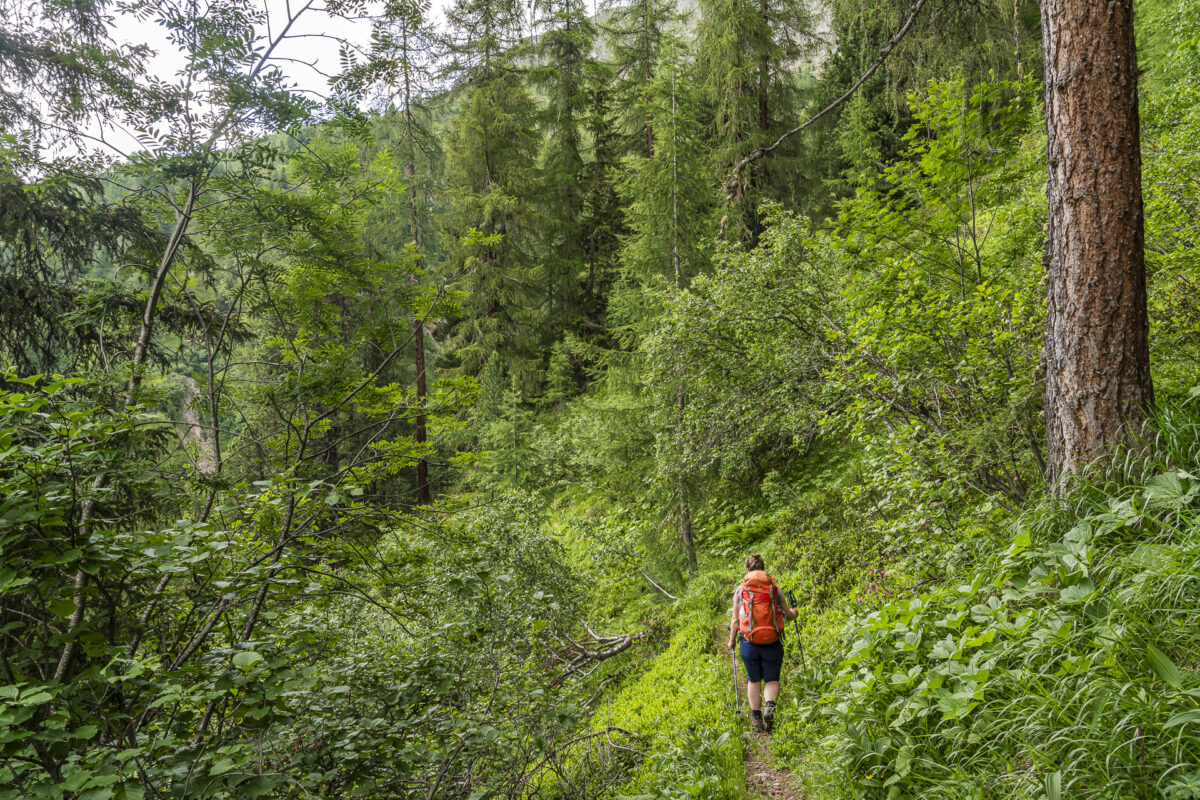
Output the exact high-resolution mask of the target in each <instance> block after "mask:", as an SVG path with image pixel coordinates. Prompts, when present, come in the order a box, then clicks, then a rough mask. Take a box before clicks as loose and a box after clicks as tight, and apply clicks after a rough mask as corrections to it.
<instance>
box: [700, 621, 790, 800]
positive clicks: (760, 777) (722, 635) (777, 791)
mask: <svg viewBox="0 0 1200 800" xmlns="http://www.w3.org/2000/svg"><path fill="white" fill-rule="evenodd" d="M728 635H729V632H728V631H727V630H724V629H718V630H717V631H716V634H715V638H716V645H717V651H718V652H720V653H721V654H722V655H723V656H724V657H725V660H726V661H729V660H730V659H731V658H732V655H731V653H730V650H729V647H728V645H729V639H728ZM736 666H737V669H736V670H735V672H736V674H737V684H738V696H739V697H740V698H741V706H742V717H741V720H740V724H741V726H742V739H743V741H745V743H746V789H747V790H748V791H749V792H750V796H751V797H755V798H768V799H769V800H804V792H802V791H800V789H799V788H798V787H797V786H796V785H795V784H793V782H792V776H791V774H790V773H789V772H788V771H787V770H784V769H780V768H779V767H777V766H775V759H774V758H773V757H772V756H771V750H770V747H769V742H770V737H769V736H768V735H767V734H765V733H755V732H754V730H753V728H752V727H751V726H750V721H749V720H750V711H749V708H750V707H749V706H748V705H746V670H745V668H744V667H743V666H742V662H741V659H737V663H736Z"/></svg>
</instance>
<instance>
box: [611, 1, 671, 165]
mask: <svg viewBox="0 0 1200 800" xmlns="http://www.w3.org/2000/svg"><path fill="white" fill-rule="evenodd" d="M674 9H675V6H674V3H672V2H670V0H635V2H633V3H624V2H615V3H613V4H612V6H611V7H610V12H609V18H608V21H607V24H606V25H605V27H604V32H605V38H606V40H607V44H608V47H609V50H610V51H611V53H612V55H611V63H612V65H613V69H614V71H615V73H616V80H615V81H614V83H613V99H614V104H615V107H616V108H617V110H618V111H617V114H618V118H619V121H620V122H619V125H620V127H621V129H622V131H623V132H624V133H625V134H626V135H627V137H628V139H627V141H626V143H627V146H628V149H629V151H630V152H638V153H641V155H642V156H643V157H644V158H650V157H651V156H652V155H654V121H653V119H652V114H651V110H650V101H651V96H650V94H649V87H650V84H651V82H652V80H653V78H654V74H655V72H656V71H657V70H658V59H659V55H660V51H661V49H662V44H663V39H664V37H666V36H669V35H670V32H671V30H672V28H673V27H675V26H677V25H678V24H679V21H678V19H677V17H676V15H675V10H674Z"/></svg>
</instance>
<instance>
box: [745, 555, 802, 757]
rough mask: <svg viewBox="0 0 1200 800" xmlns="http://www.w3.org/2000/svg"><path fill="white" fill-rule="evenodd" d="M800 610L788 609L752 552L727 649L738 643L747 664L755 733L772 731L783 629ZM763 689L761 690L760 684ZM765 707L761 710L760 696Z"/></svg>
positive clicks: (784, 598) (748, 690)
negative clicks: (739, 642) (764, 685)
mask: <svg viewBox="0 0 1200 800" xmlns="http://www.w3.org/2000/svg"><path fill="white" fill-rule="evenodd" d="M799 613H800V612H799V611H797V610H796V609H794V608H791V607H789V606H788V602H787V598H786V597H784V596H783V591H782V590H780V588H779V587H778V586H776V585H775V581H773V580H772V579H771V576H770V575H768V574H767V573H766V571H765V570H764V569H763V558H762V556H761V555H759V554H758V553H751V554H750V555H749V556H748V557H747V558H746V577H744V578H742V582H741V583H740V584H739V585H738V587H737V588H736V589H734V590H733V618H732V619H730V620H729V649H730V650H732V649H733V645H734V642H736V641H739V640H740V641H741V647H740V648H739V652H740V653H741V656H742V663H743V664H745V665H746V679H747V681H746V694H747V696H748V697H749V699H750V714H751V716H752V719H753V722H754V730H755V731H756V732H758V733H761V732H763V731H766V732H767V733H770V732H771V729H772V727H773V726H774V723H775V699H776V698H777V697H779V671H780V669H781V668H782V667H783V629H784V624H785V623H786V622H787V620H790V619H795V618H796V617H797V616H798V615H799ZM764 681H765V682H766V684H767V685H766V688H765V689H763V690H762V691H760V688H761V683H762V682H764ZM764 694H765V695H766V697H765V700H766V704H767V707H766V709H763V708H762V701H763V699H764V697H763V695H764Z"/></svg>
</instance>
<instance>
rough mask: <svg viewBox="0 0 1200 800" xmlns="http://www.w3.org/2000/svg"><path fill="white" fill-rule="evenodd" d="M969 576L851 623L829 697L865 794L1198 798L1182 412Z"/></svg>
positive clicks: (1191, 468)
mask: <svg viewBox="0 0 1200 800" xmlns="http://www.w3.org/2000/svg"><path fill="white" fill-rule="evenodd" d="M1160 426H1161V433H1160V435H1159V437H1158V439H1157V441H1156V442H1155V443H1154V447H1153V451H1154V452H1155V453H1157V454H1158V456H1157V458H1156V459H1153V460H1149V461H1146V462H1140V461H1138V460H1137V459H1135V458H1133V457H1130V458H1129V459H1128V460H1127V462H1126V463H1125V464H1124V465H1123V467H1122V471H1121V472H1119V473H1117V472H1114V473H1113V475H1112V476H1110V478H1109V479H1108V481H1107V482H1106V483H1103V484H1099V485H1092V486H1084V487H1081V488H1080V489H1079V492H1078V494H1077V496H1076V498H1075V501H1074V503H1075V505H1074V507H1073V509H1072V510H1070V511H1068V510H1067V509H1066V508H1065V507H1062V506H1054V505H1049V504H1047V505H1045V506H1044V507H1042V508H1040V509H1038V510H1037V511H1036V512H1034V513H1032V514H1030V515H1029V517H1028V519H1027V520H1025V521H1024V522H1023V523H1022V524H1019V525H1018V526H1017V528H1016V531H1015V537H1014V540H1013V542H1012V545H1011V546H1010V547H1009V548H1007V550H1005V551H1004V552H1003V553H1001V554H998V555H997V557H996V558H995V559H993V560H992V561H991V562H990V563H989V564H988V565H987V566H985V567H983V568H981V569H980V570H978V571H977V572H976V573H975V575H974V577H973V578H972V579H970V580H968V581H966V582H964V583H962V584H960V585H951V586H944V587H939V588H935V589H932V590H930V591H924V592H920V593H916V594H910V595H908V596H901V597H897V598H896V599H895V600H894V601H893V602H890V603H887V604H885V605H883V606H882V607H880V608H879V609H878V610H877V611H874V612H872V613H870V614H868V615H866V616H865V617H862V618H860V619H859V620H857V621H855V622H854V624H853V625H852V628H851V629H853V630H854V631H855V633H854V636H853V641H852V642H851V643H850V645H849V647H848V651H847V652H846V654H845V658H844V659H843V660H842V662H841V664H840V666H839V668H838V671H837V673H836V675H835V676H834V677H833V681H832V683H831V685H830V687H829V691H828V693H827V694H825V695H824V696H822V697H821V698H820V699H819V701H818V702H816V703H813V704H811V705H810V706H808V707H807V708H806V709H805V712H804V714H803V719H804V720H805V721H809V722H814V724H817V725H818V727H820V726H822V723H820V722H819V718H820V717H824V718H825V719H826V720H827V722H828V723H830V724H831V725H832V728H833V730H834V731H835V732H834V733H833V734H832V738H833V740H834V741H833V745H834V746H835V748H836V750H837V751H839V752H840V769H841V770H843V771H844V772H843V777H845V778H849V779H850V780H851V781H852V782H853V783H854V785H856V786H857V787H858V788H859V789H860V790H861V791H862V792H863V793H865V795H866V796H867V797H888V798H902V797H923V798H937V797H945V798H951V797H953V798H960V797H1014V798H1017V797H1041V796H1046V797H1049V798H1057V797H1068V796H1069V797H1081V798H1135V797H1136V798H1151V797H1154V798H1157V797H1170V798H1191V797H1196V796H1200V795H1198V794H1197V793H1196V787H1197V782H1198V781H1200V771H1198V770H1197V769H1196V767H1195V766H1194V765H1196V764H1198V763H1200V670H1197V662H1196V655H1195V654H1196V653H1197V652H1200V634H1198V633H1197V630H1196V627H1195V624H1194V620H1195V614H1196V612H1197V610H1198V609H1200V478H1198V477H1196V476H1197V475H1200V444H1198V442H1200V423H1198V422H1197V420H1196V418H1195V417H1194V416H1192V415H1188V414H1182V413H1180V412H1170V413H1167V414H1166V415H1164V417H1163V419H1162V420H1161V421H1160Z"/></svg>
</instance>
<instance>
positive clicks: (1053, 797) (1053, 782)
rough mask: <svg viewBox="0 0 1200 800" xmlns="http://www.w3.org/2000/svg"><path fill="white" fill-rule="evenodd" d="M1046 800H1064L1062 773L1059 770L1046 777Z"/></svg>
mask: <svg viewBox="0 0 1200 800" xmlns="http://www.w3.org/2000/svg"><path fill="white" fill-rule="evenodd" d="M1046 800H1062V772H1061V771H1059V770H1055V771H1054V772H1051V773H1050V774H1048V775H1047V776H1046Z"/></svg>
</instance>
